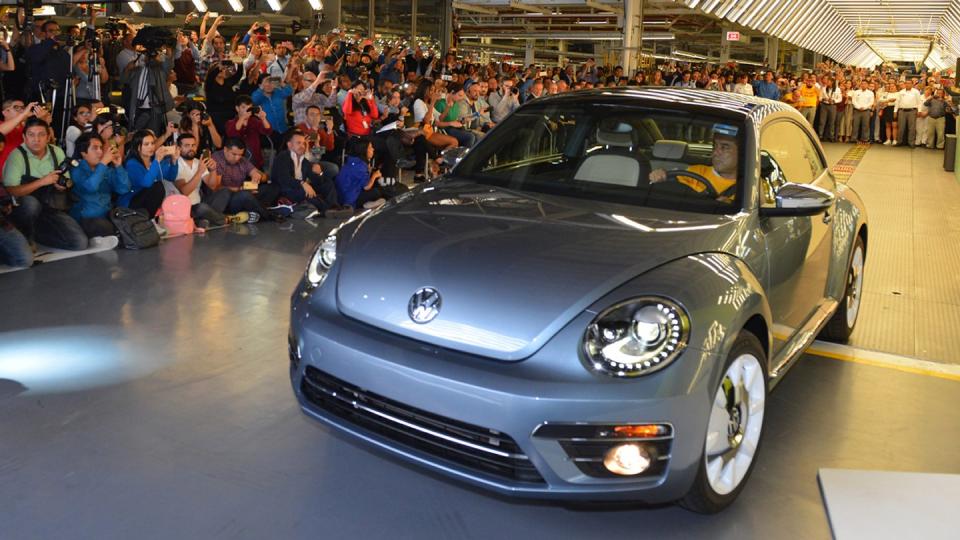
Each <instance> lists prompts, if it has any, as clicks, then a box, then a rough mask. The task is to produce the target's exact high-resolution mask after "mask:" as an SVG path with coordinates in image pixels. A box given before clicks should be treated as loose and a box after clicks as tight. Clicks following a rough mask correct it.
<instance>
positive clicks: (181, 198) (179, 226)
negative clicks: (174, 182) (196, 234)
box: [160, 195, 195, 236]
mask: <svg viewBox="0 0 960 540" xmlns="http://www.w3.org/2000/svg"><path fill="white" fill-rule="evenodd" d="M191 206H192V205H191V204H190V199H188V198H187V196H186V195H168V196H167V198H165V199H163V206H161V207H160V224H161V225H162V226H163V228H164V229H166V230H167V234H168V236H180V235H182V234H193V231H194V229H195V226H194V224H193V218H192V217H190V207H191Z"/></svg>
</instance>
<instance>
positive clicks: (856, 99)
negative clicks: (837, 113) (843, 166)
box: [850, 80, 874, 144]
mask: <svg viewBox="0 0 960 540" xmlns="http://www.w3.org/2000/svg"><path fill="white" fill-rule="evenodd" d="M873 105H874V95H873V91H872V90H870V89H869V88H868V87H867V81H866V80H862V81H860V88H859V89H858V90H854V91H853V92H852V93H851V95H850V106H851V107H852V108H853V131H852V132H851V134H850V135H851V137H852V138H853V139H855V140H856V141H857V142H859V143H861V144H867V143H869V142H870V121H871V119H872V118H871V117H872V113H873Z"/></svg>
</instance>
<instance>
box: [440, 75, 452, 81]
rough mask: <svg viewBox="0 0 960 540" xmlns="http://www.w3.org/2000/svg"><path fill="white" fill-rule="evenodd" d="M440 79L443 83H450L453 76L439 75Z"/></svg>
mask: <svg viewBox="0 0 960 540" xmlns="http://www.w3.org/2000/svg"><path fill="white" fill-rule="evenodd" d="M440 78H441V79H442V80H444V81H452V80H453V75H441V76H440Z"/></svg>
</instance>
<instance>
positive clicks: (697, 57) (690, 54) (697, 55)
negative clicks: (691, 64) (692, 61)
mask: <svg viewBox="0 0 960 540" xmlns="http://www.w3.org/2000/svg"><path fill="white" fill-rule="evenodd" d="M673 54H675V55H677V56H686V57H687V58H696V59H697V60H706V59H707V57H706V56H703V55H701V54H694V53H689V52H686V51H673Z"/></svg>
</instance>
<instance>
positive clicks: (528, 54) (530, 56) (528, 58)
mask: <svg viewBox="0 0 960 540" xmlns="http://www.w3.org/2000/svg"><path fill="white" fill-rule="evenodd" d="M533 44H534V41H533V40H532V39H528V40H527V46H526V49H525V50H524V54H523V65H524V67H526V66H529V65H530V64H533V62H534V58H535V56H534V49H533Z"/></svg>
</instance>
